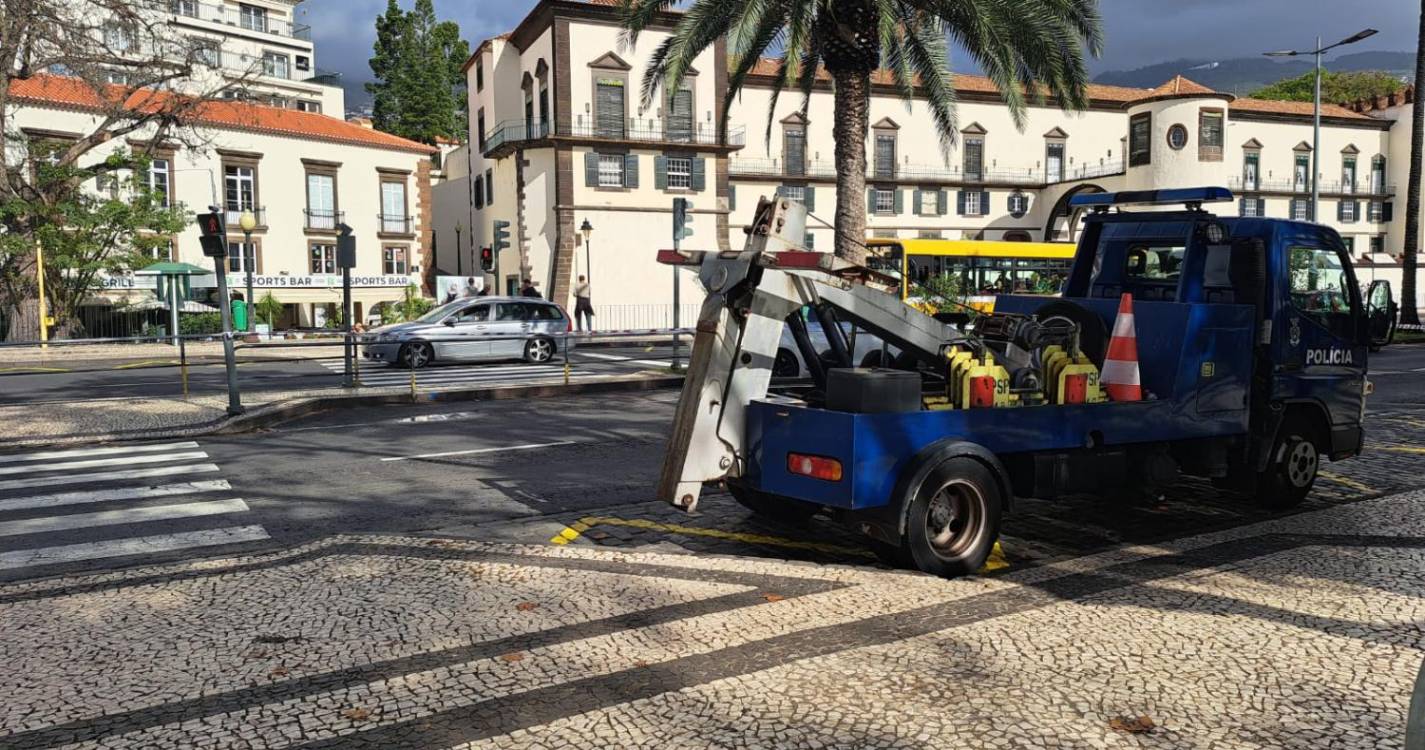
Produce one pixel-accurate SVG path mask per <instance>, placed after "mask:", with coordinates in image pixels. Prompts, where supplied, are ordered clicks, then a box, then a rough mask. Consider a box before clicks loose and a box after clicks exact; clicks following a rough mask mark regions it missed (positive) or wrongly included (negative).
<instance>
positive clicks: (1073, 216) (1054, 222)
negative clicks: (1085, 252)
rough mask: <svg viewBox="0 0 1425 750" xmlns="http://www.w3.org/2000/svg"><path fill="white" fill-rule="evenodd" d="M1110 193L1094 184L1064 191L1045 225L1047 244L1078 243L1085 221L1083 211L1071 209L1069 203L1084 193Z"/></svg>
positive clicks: (1076, 186)
mask: <svg viewBox="0 0 1425 750" xmlns="http://www.w3.org/2000/svg"><path fill="white" fill-rule="evenodd" d="M1105 192H1108V191H1106V190H1104V189H1103V188H1102V187H1100V186H1098V185H1095V184H1093V183H1084V184H1082V185H1075V186H1074V187H1072V188H1070V189H1068V190H1066V191H1064V194H1063V195H1061V196H1059V200H1057V201H1055V202H1054V210H1053V211H1050V212H1049V218H1048V220H1047V222H1046V223H1045V224H1044V240H1045V241H1046V242H1076V241H1078V239H1079V237H1078V233H1079V223H1080V221H1082V219H1083V215H1084V210H1083V209H1071V208H1069V201H1070V200H1071V199H1072V198H1073V197H1074V196H1076V195H1080V194H1083V193H1105Z"/></svg>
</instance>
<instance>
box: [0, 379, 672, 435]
mask: <svg viewBox="0 0 1425 750" xmlns="http://www.w3.org/2000/svg"><path fill="white" fill-rule="evenodd" d="M682 384H683V378H681V377H678V376H672V375H660V376H655V377H642V378H634V379H624V380H599V381H584V382H579V383H570V384H569V385H564V384H562V383H558V384H541V385H510V386H500V387H496V388H463V389H461V388H457V389H452V390H445V391H426V392H417V394H416V397H415V398H414V399H413V398H412V397H411V394H410V393H409V392H406V393H382V394H370V395H349V396H315V397H311V398H303V399H294V400H291V401H280V402H277V403H272V404H265V405H263V406H259V407H256V408H253V409H250V410H248V411H247V412H245V413H243V414H240V415H238V416H236V417H223V418H221V419H215V420H209V421H207V422H201V423H199V424H195V425H188V426H185V427H175V428H171V429H158V430H129V431H120V432H101V433H89V434H82V435H66V436H51V437H39V438H28V439H24V440H15V441H0V451H4V450H10V449H15V448H42V447H46V446H52V445H66V444H74V443H110V442H124V441H130V440H163V439H169V438H188V437H199V436H202V435H236V434H241V433H243V432H249V431H252V430H258V429H262V428H264V427H268V426H271V425H274V424H277V423H280V422H286V421H289V420H292V419H296V418H298V417H304V416H308V415H311V414H316V413H318V412H323V411H331V410H335V409H342V408H348V409H349V408H357V407H363V406H396V405H415V404H424V403H439V402H447V401H450V402H455V401H510V400H515V399H526V398H552V397H555V396H567V395H584V394H599V393H621V392H636V391H652V390H660V389H663V388H680V387H682Z"/></svg>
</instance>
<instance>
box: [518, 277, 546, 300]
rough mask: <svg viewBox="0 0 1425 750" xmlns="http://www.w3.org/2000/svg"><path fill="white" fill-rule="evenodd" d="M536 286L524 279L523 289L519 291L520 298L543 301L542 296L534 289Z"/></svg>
mask: <svg viewBox="0 0 1425 750" xmlns="http://www.w3.org/2000/svg"><path fill="white" fill-rule="evenodd" d="M536 286H537V283H536V282H534V281H530V280H529V279H525V280H524V287H523V288H521V289H520V296H521V297H533V298H535V299H544V295H542V294H540V293H539V290H538V289H536V288H535V287H536Z"/></svg>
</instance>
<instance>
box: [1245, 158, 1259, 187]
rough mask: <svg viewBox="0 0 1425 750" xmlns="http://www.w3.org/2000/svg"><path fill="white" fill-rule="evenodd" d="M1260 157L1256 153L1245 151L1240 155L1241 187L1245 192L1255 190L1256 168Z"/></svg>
mask: <svg viewBox="0 0 1425 750" xmlns="http://www.w3.org/2000/svg"><path fill="white" fill-rule="evenodd" d="M1261 158H1262V155H1261V153H1260V152H1257V151H1247V152H1245V153H1243V154H1242V187H1243V189H1245V190H1256V189H1257V180H1258V177H1257V175H1258V169H1257V167H1258V166H1259V165H1260V163H1261Z"/></svg>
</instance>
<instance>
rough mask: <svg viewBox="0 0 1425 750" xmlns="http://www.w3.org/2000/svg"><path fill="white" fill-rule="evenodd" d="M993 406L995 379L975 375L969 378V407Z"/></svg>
mask: <svg viewBox="0 0 1425 750" xmlns="http://www.w3.org/2000/svg"><path fill="white" fill-rule="evenodd" d="M994 405H995V379H994V376H993V375H976V376H975V377H973V378H970V406H972V407H978V406H994Z"/></svg>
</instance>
